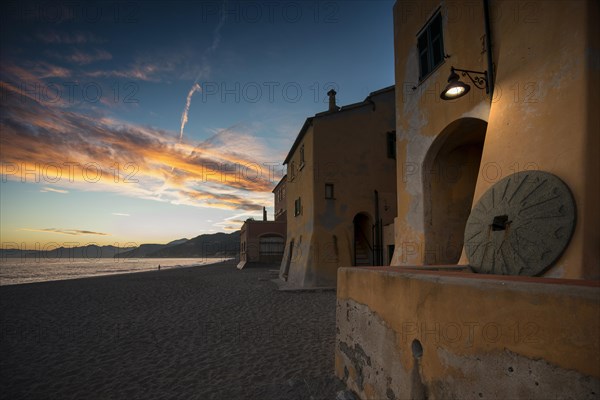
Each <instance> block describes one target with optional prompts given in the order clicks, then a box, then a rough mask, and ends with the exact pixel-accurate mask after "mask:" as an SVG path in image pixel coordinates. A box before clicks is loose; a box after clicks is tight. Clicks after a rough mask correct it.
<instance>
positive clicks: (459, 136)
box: [423, 118, 487, 264]
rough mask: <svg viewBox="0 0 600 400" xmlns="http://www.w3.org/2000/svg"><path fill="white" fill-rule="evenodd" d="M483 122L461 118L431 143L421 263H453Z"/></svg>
mask: <svg viewBox="0 0 600 400" xmlns="http://www.w3.org/2000/svg"><path fill="white" fill-rule="evenodd" d="M486 129H487V123H486V122H485V121H483V120H480V119H477V118H461V119H459V120H456V121H454V122H452V123H451V124H450V125H448V126H447V127H446V128H445V129H444V130H443V131H442V132H441V133H440V134H439V135H438V137H437V138H436V139H435V140H434V142H433V144H432V145H431V147H430V148H429V150H428V152H427V155H426V157H425V161H424V162H423V200H424V204H423V208H424V210H423V211H424V218H425V221H424V227H425V248H424V254H423V262H424V264H456V263H457V262H458V261H459V259H460V255H461V252H462V248H463V240H464V239H463V238H464V230H465V225H466V222H467V218H468V217H469V213H470V212H471V206H472V203H473V194H474V192H475V185H476V183H477V176H478V173H479V164H480V162H481V153H482V151H483V143H484V140H485V131H486Z"/></svg>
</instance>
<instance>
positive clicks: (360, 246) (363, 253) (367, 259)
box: [354, 240, 372, 267]
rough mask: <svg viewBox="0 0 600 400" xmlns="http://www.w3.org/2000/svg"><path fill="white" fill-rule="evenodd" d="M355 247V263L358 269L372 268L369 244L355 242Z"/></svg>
mask: <svg viewBox="0 0 600 400" xmlns="http://www.w3.org/2000/svg"><path fill="white" fill-rule="evenodd" d="M354 246H355V250H354V251H355V257H356V259H355V263H354V265H355V266H357V267H368V266H371V265H372V263H371V256H370V255H371V251H370V250H369V247H368V244H366V243H364V242H363V241H360V240H357V241H355V242H354Z"/></svg>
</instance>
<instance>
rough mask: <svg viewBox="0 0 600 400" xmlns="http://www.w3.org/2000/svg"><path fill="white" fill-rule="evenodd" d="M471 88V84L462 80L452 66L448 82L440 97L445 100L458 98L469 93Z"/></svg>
mask: <svg viewBox="0 0 600 400" xmlns="http://www.w3.org/2000/svg"><path fill="white" fill-rule="evenodd" d="M469 90H471V86H469V85H467V84H466V83H464V82H461V81H460V78H459V76H458V74H457V73H456V72H454V68H452V69H451V70H450V76H449V77H448V84H447V85H446V87H445V88H444V90H442V93H441V94H440V98H442V99H443V100H452V99H458V98H459V97H462V96H464V95H465V94H467V93H468V92H469Z"/></svg>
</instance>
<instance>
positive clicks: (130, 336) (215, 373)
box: [0, 263, 343, 399]
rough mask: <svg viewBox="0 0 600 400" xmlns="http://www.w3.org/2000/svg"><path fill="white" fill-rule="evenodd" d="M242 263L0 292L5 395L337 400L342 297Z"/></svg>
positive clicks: (1, 388) (0, 384)
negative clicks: (285, 283) (280, 280)
mask: <svg viewBox="0 0 600 400" xmlns="http://www.w3.org/2000/svg"><path fill="white" fill-rule="evenodd" d="M275 275H276V273H275V272H274V271H273V270H272V269H271V270H270V269H269V268H268V267H257V268H251V269H245V270H242V271H239V270H237V269H236V267H235V265H234V264H232V263H219V264H210V265H202V266H194V267H185V268H183V267H182V268H173V269H164V270H161V271H158V270H155V271H146V272H145V273H141V272H135V273H126V274H115V275H104V276H95V277H89V278H80V279H73V280H62V281H49V282H38V283H31V284H24V285H8V286H2V287H0V311H1V312H0V327H2V330H1V335H2V337H1V341H0V349H1V351H0V354H2V357H1V359H0V398H2V399H25V398H27V399H36V398H61V399H63V398H64V399H67V398H73V399H75V398H77V399H80V398H117V399H119V398H128V399H131V398H140V399H142V398H146V399H147V398H187V399H271V398H273V399H309V398H311V397H312V398H314V399H331V398H335V395H336V392H337V391H339V390H341V389H343V385H342V384H341V383H340V382H339V381H338V380H337V378H335V377H334V374H333V357H334V347H333V346H334V340H335V293H334V292H315V293H310V292H300V293H290V292H287V293H284V292H280V291H278V290H277V288H276V285H275V284H274V283H273V282H271V279H272V278H274V277H275Z"/></svg>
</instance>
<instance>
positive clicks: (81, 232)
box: [20, 228, 110, 236]
mask: <svg viewBox="0 0 600 400" xmlns="http://www.w3.org/2000/svg"><path fill="white" fill-rule="evenodd" d="M20 230H21V231H28V232H42V233H60V234H62V235H70V236H82V235H96V236H110V235H109V234H108V233H102V232H94V231H86V230H81V229H57V228H40V229H30V228H21V229H20Z"/></svg>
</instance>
